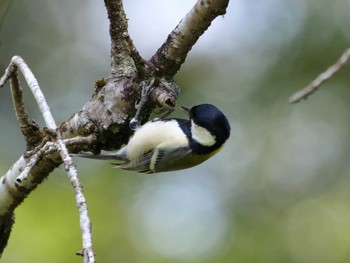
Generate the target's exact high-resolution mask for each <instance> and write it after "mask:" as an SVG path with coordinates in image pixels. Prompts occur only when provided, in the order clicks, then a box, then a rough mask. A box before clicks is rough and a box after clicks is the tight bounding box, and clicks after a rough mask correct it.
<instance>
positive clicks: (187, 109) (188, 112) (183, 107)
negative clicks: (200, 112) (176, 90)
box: [180, 106, 191, 115]
mask: <svg viewBox="0 0 350 263" xmlns="http://www.w3.org/2000/svg"><path fill="white" fill-rule="evenodd" d="M180 109H181V110H182V111H183V112H184V113H186V114H187V115H189V114H190V110H191V108H190V107H186V106H181V107H180Z"/></svg>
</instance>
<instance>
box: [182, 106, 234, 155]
mask: <svg viewBox="0 0 350 263" xmlns="http://www.w3.org/2000/svg"><path fill="white" fill-rule="evenodd" d="M182 109H183V110H184V111H186V112H188V114H189V117H190V120H191V121H193V122H194V123H195V124H196V125H198V126H200V127H202V128H205V129H206V130H207V131H208V132H209V133H210V134H212V135H213V136H214V137H215V141H216V142H215V145H212V146H210V147H209V148H211V149H208V151H210V150H213V149H216V148H219V147H221V145H223V144H224V142H225V141H226V140H227V139H228V138H229V137H230V130H231V128H230V124H229V122H228V120H227V118H226V116H225V115H224V114H223V113H222V112H221V111H220V110H219V109H218V108H217V107H215V106H213V105H211V104H200V105H197V106H193V107H191V108H186V107H183V108H182ZM192 132H193V131H192Z"/></svg>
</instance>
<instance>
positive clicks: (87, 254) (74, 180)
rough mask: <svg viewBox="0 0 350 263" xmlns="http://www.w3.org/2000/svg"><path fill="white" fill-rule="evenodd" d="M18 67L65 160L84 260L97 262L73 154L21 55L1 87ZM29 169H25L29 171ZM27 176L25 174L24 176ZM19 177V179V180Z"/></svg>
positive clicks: (7, 73)
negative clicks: (77, 218) (72, 190)
mask: <svg viewBox="0 0 350 263" xmlns="http://www.w3.org/2000/svg"><path fill="white" fill-rule="evenodd" d="M17 68H18V69H19V70H20V71H21V72H22V74H23V76H24V78H25V80H26V82H27V83H28V86H29V88H30V90H31V91H32V93H33V95H34V98H35V100H36V102H37V104H38V106H39V109H40V112H41V114H42V115H43V118H44V120H45V124H46V126H47V128H48V130H49V132H50V133H52V134H53V135H55V136H54V137H55V138H54V139H55V144H56V146H57V148H58V153H59V154H60V156H61V158H62V161H63V162H64V165H65V169H66V171H67V174H68V177H69V179H70V182H71V184H72V186H73V189H74V191H75V197H76V205H77V207H78V210H79V216H80V228H81V232H82V242H83V251H84V262H89V263H92V262H95V256H94V252H93V250H92V234H91V222H90V218H89V215H88V209H87V205H86V199H85V197H84V194H83V187H82V185H81V183H80V180H79V178H78V176H77V170H76V167H75V165H74V163H73V160H72V158H71V156H70V155H69V153H68V149H67V147H66V145H65V143H64V141H63V140H62V138H61V135H60V133H57V125H56V122H55V120H54V118H53V116H52V114H51V111H50V108H49V106H48V104H47V102H46V99H45V96H44V94H43V93H42V91H41V89H40V87H39V83H38V82H37V80H36V78H35V76H34V75H33V73H32V72H31V70H30V69H29V67H28V66H27V64H26V63H25V62H24V60H23V59H22V58H21V57H19V56H14V57H13V58H12V60H11V63H10V65H9V67H8V68H7V69H6V71H5V74H4V76H3V77H2V78H1V79H0V87H3V86H4V84H5V83H6V81H7V80H8V79H10V78H11V77H12V76H13V75H14V74H16V73H15V72H16V70H17ZM40 155H42V152H39V153H38V154H37V156H40ZM37 161H38V159H36V158H32V159H31V161H30V162H29V164H30V165H29V166H32V167H33V166H34V165H35V163H37ZM28 172H29V169H27V170H26V171H25V173H28ZM22 177H23V178H25V176H24V175H23V176H22ZM22 177H20V178H18V177H17V178H16V181H17V183H19V182H20V181H23V178H22ZM18 179H19V180H18Z"/></svg>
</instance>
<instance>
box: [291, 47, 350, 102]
mask: <svg viewBox="0 0 350 263" xmlns="http://www.w3.org/2000/svg"><path fill="white" fill-rule="evenodd" d="M349 58H350V48H348V49H347V50H345V52H344V53H343V54H342V55H341V57H340V58H339V59H338V61H337V62H336V63H335V64H334V65H332V66H330V67H329V68H328V69H327V70H326V71H324V72H323V73H321V74H320V75H318V77H317V78H316V79H314V80H313V81H312V82H311V83H310V84H309V85H308V86H306V87H305V88H304V89H302V90H299V91H298V92H296V93H294V94H293V95H292V96H291V97H290V98H289V102H290V103H297V102H299V101H301V100H302V99H307V98H308V97H309V96H310V95H311V94H313V93H314V92H315V91H317V90H318V89H319V87H320V86H321V85H322V84H323V83H324V82H326V81H327V80H329V79H330V78H331V77H333V76H334V74H335V73H337V72H338V71H340V70H341V69H343V68H344V67H345V66H346V63H347V62H348V60H349Z"/></svg>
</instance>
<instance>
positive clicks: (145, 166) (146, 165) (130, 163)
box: [113, 151, 154, 173]
mask: <svg viewBox="0 0 350 263" xmlns="http://www.w3.org/2000/svg"><path fill="white" fill-rule="evenodd" d="M153 154H154V151H151V152H148V153H145V154H143V155H141V156H140V157H139V158H138V159H137V160H127V161H125V162H123V163H121V164H116V163H113V164H115V165H116V166H115V167H116V168H119V169H123V170H129V171H136V172H139V173H153V172H154V171H152V170H151V169H150V164H151V159H152V156H153Z"/></svg>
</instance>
